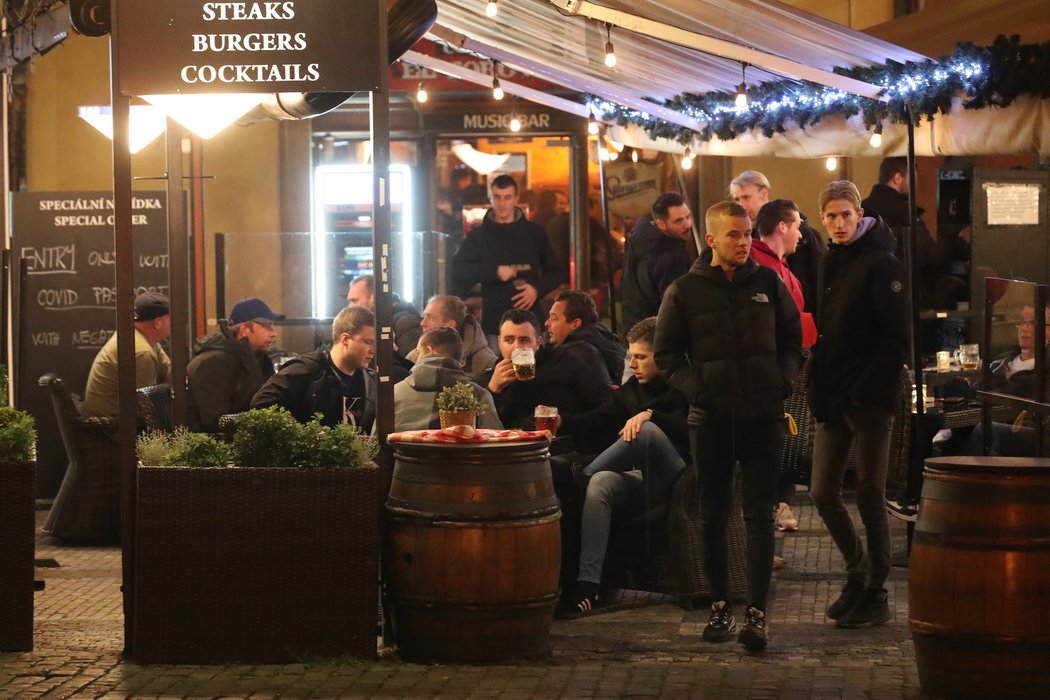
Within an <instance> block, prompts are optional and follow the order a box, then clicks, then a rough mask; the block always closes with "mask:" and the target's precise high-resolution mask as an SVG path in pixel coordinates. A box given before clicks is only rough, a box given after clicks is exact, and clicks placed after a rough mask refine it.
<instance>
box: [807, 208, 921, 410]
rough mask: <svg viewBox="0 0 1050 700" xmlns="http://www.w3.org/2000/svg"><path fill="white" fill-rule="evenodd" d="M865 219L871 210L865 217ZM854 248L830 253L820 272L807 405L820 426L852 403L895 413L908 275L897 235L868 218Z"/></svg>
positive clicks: (905, 329) (843, 247)
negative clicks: (816, 334)
mask: <svg viewBox="0 0 1050 700" xmlns="http://www.w3.org/2000/svg"><path fill="white" fill-rule="evenodd" d="M865 214H867V212H865ZM861 230H866V231H867V232H866V233H864V234H863V235H862V236H861V237H860V238H857V239H855V240H854V242H853V243H848V244H835V243H832V244H831V245H830V246H829V247H828V254H827V256H826V257H825V258H824V264H823V265H822V266H821V270H820V272H821V276H820V280H821V290H822V294H821V297H820V303H819V304H818V307H817V328H819V329H820V337H819V339H818V340H817V343H816V345H814V346H813V349H812V352H811V354H810V360H809V362H810V365H809V391H808V398H809V405H810V409H811V410H812V411H813V415H814V416H815V417H816V419H817V420H828V419H830V418H833V417H835V416H837V415H840V414H841V413H842V411H843V409H845V408H846V407H848V406H850V405H851V404H857V405H861V406H878V407H881V408H884V409H886V410H887V411H892V410H894V408H895V407H896V405H897V403H898V401H899V398H900V391H901V368H902V367H903V365H904V361H905V358H906V357H907V353H908V338H909V334H908V319H907V311H906V309H907V302H906V299H905V295H904V269H903V266H902V265H901V263H900V261H899V260H897V258H896V257H895V256H894V255H893V232H892V231H890V229H889V227H888V226H886V224H885V222H883V221H882V219H880V218H878V217H877V216H876V217H869V216H867V215H865V217H864V218H862V219H861V221H860V224H859V226H858V232H860V231H861Z"/></svg>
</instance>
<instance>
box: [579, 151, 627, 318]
mask: <svg viewBox="0 0 1050 700" xmlns="http://www.w3.org/2000/svg"><path fill="white" fill-rule="evenodd" d="M584 143H588V140H587V139H586V138H584ZM588 156H589V154H588ZM598 192H599V194H600V195H601V198H602V226H604V227H605V271H606V272H607V273H608V274H607V276H606V279H605V284H606V293H607V294H608V295H609V330H611V331H612V332H613V333H619V330H618V327H619V325H620V324H619V322H618V321H617V318H616V288H615V286H614V285H613V275H615V274H616V271H615V270H613V254H612V253H613V242H612V229H611V228H609V200H608V198H607V197H608V192H607V191H606V189H605V166H604V165H602V159H601V158H599V159H598ZM625 233H626V232H625ZM626 245H627V240H626V238H625V239H624V246H625V247H626Z"/></svg>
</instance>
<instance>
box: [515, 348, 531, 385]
mask: <svg viewBox="0 0 1050 700" xmlns="http://www.w3.org/2000/svg"><path fill="white" fill-rule="evenodd" d="M510 362H511V364H512V365H513V367H514V377H515V379H517V380H518V381H520V382H527V381H528V380H530V379H535V378H536V353H535V352H533V350H532V348H514V350H513V351H512V352H511V353H510Z"/></svg>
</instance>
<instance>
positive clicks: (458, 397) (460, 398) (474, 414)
mask: <svg viewBox="0 0 1050 700" xmlns="http://www.w3.org/2000/svg"><path fill="white" fill-rule="evenodd" d="M437 407H438V417H439V418H440V419H441V427H442V428H451V427H452V426H454V425H469V426H470V427H471V428H476V427H477V422H478V416H480V415H483V414H484V413H485V404H484V403H482V402H481V401H479V400H478V397H477V396H476V395H475V394H474V388H473V387H472V386H470V384H467V383H465V382H456V383H455V384H453V385H452V386H447V387H445V388H444V389H442V390H441V392H440V393H439V394H438V396H437Z"/></svg>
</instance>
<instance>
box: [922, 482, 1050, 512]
mask: <svg viewBox="0 0 1050 700" xmlns="http://www.w3.org/2000/svg"><path fill="white" fill-rule="evenodd" d="M1047 486H1048V485H1047V484H1040V485H1035V484H1027V485H1026V487H1024V488H1022V485H1021V484H1011V483H1010V482H1009V480H999V481H997V482H996V483H992V484H987V483H977V482H973V481H957V480H945V479H943V478H941V477H940V475H938V476H937V477H934V478H929V477H927V479H926V480H925V481H924V482H923V485H922V497H923V498H924V499H927V500H931V501H948V502H951V503H959V504H966V505H975V506H982V507H987V506H989V505H992V504H993V503H994V502H993V501H992V494H993V493H1000V494H1003V493H1008V494H1009V497H1010V501H1009V502H1010V505H1035V506H1044V505H1046V504H1047V503H1048V502H1050V488H1047Z"/></svg>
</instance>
